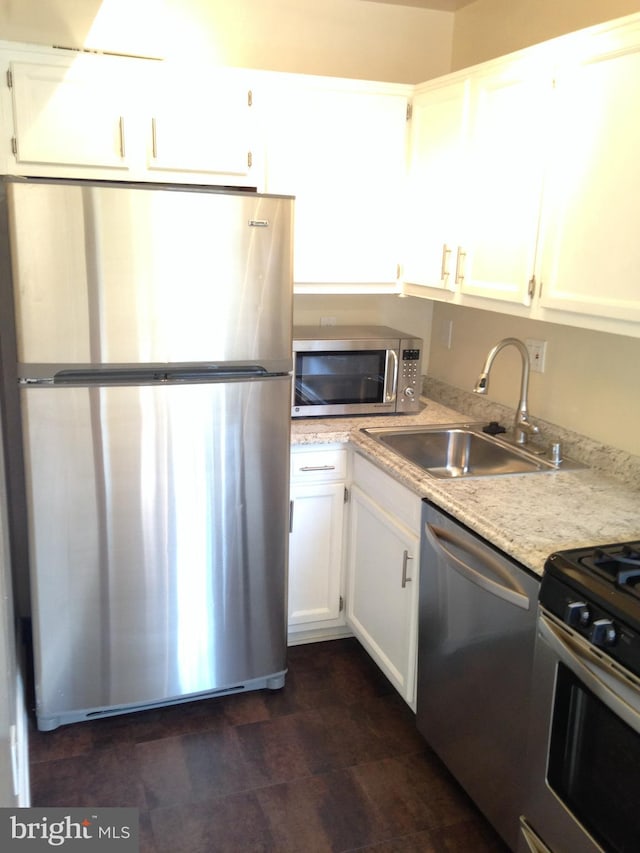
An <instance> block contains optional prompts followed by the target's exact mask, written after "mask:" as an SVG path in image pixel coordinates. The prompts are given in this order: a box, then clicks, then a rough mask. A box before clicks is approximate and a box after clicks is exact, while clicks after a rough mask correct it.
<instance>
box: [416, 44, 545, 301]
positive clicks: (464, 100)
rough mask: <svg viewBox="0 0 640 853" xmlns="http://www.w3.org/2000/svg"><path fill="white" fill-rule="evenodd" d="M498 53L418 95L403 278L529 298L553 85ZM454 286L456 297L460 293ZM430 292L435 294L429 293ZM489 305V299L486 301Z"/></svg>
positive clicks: (468, 292) (469, 293) (450, 293)
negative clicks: (498, 57) (497, 57)
mask: <svg viewBox="0 0 640 853" xmlns="http://www.w3.org/2000/svg"><path fill="white" fill-rule="evenodd" d="M545 83H546V78H544V79H541V78H540V76H539V74H538V73H536V72H534V71H532V70H531V69H530V67H529V64H528V63H527V62H525V61H523V60H521V61H519V62H510V61H504V60H501V61H495V62H492V63H487V64H486V65H484V66H482V67H481V68H480V69H476V70H475V71H474V72H472V73H469V72H466V73H465V74H455V75H451V76H450V77H448V78H447V79H446V80H444V81H440V82H439V83H435V84H431V85H429V86H426V87H421V88H420V89H419V90H418V94H417V95H416V97H415V98H414V101H413V115H412V121H411V159H410V168H409V193H408V197H409V204H408V211H407V228H406V232H407V235H408V245H407V253H406V260H405V266H404V281H405V282H406V283H407V285H409V288H407V291H408V292H413V293H415V292H416V290H415V288H412V287H411V285H419V286H422V287H428V288H435V289H439V290H441V291H443V294H442V295H441V296H440V297H438V295H437V294H432V295H434V296H435V297H436V298H448V299H451V300H452V301H457V302H467V303H468V304H473V303H472V302H470V301H469V300H468V299H465V297H476V296H478V297H483V298H485V299H492V300H500V301H503V302H511V303H519V304H521V305H525V304H528V302H529V298H530V295H529V290H530V281H531V279H532V277H533V275H534V263H535V250H536V241H537V232H538V219H539V212H540V203H541V197H542V169H543V163H544V159H543V144H542V143H543V134H542V127H543V124H542V115H543V110H544V105H545V102H546V99H547V98H548V95H549V92H550V89H551V84H550V78H549V81H548V83H547V85H545ZM454 294H455V296H454ZM425 295H428V294H427V293H425ZM487 307H488V306H487Z"/></svg>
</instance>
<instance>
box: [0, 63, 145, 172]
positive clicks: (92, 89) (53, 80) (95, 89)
mask: <svg viewBox="0 0 640 853" xmlns="http://www.w3.org/2000/svg"><path fill="white" fill-rule="evenodd" d="M112 60H114V58H113V57H104V56H92V55H84V54H79V55H73V56H71V57H69V58H68V59H66V58H60V59H59V60H58V61H57V62H56V63H55V64H53V63H51V64H44V63H40V62H37V63H36V62H11V63H10V65H9V71H10V77H9V80H10V84H11V89H12V101H13V104H12V106H13V119H14V142H13V148H14V154H15V159H16V163H17V164H21V165H27V166H28V165H32V164H33V165H36V166H37V165H39V164H43V165H48V164H56V165H63V166H75V167H78V166H79V167H86V166H92V167H107V168H110V169H127V168H128V165H129V160H128V154H129V152H128V150H127V141H128V140H127V131H128V121H129V118H130V116H129V109H130V108H129V99H128V95H127V81H126V79H125V76H124V68H123V66H122V65H121V64H120V63H119V62H118V61H117V60H114V61H112ZM29 173H30V174H33V171H29Z"/></svg>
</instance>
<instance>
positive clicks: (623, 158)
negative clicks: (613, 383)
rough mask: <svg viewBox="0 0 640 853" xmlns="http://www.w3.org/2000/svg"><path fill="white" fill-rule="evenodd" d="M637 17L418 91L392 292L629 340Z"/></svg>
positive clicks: (634, 331) (638, 305)
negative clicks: (399, 273) (399, 281)
mask: <svg viewBox="0 0 640 853" xmlns="http://www.w3.org/2000/svg"><path fill="white" fill-rule="evenodd" d="M639 97H640V14H636V15H631V16H628V17H627V18H622V19H620V20H618V21H613V22H611V23H609V24H605V25H601V26H598V27H593V28H590V29H588V30H583V31H580V32H577V33H572V34H569V35H567V36H562V37H560V38H557V39H554V40H552V41H550V42H545V43H544V44H541V45H536V46H534V47H532V48H527V49H526V50H523V51H519V52H518V53H515V54H511V55H510V56H507V57H503V58H501V59H499V60H492V61H491V62H487V63H483V64H481V65H478V66H475V67H474V68H470V69H466V70H465V71H464V72H457V73H456V74H451V75H448V76H447V77H445V78H440V79H439V80H437V81H432V82H431V83H429V84H424V85H422V86H420V87H418V88H417V90H416V97H415V100H414V109H413V119H412V128H411V159H410V171H409V188H410V189H409V194H408V198H409V203H408V205H407V220H408V221H407V226H406V231H407V234H408V245H407V247H406V252H405V257H406V261H405V268H404V277H403V278H404V283H403V290H404V292H406V293H410V294H414V295H422V296H428V297H430V298H433V299H440V300H447V301H451V302H454V303H455V304H460V305H468V306H471V307H476V308H485V309H489V310H493V311H499V312H502V313H507V314H514V315H517V316H521V317H531V318H534V319H539V320H546V321H550V322H555V323H561V324H564V325H574V326H580V327H583V328H589V329H595V330H600V331H605V332H617V333H619V334H628V335H633V336H636V337H638V336H640V288H639V287H638V285H637V270H638V269H639V268H640V248H639V244H638V241H637V239H636V237H637V233H636V232H637V222H638V221H639V220H640V195H639V194H638V193H637V191H636V187H637V186H638V184H639V183H640V158H639V157H638V151H639V150H640V124H639V123H638V122H637V121H636V120H635V113H634V109H633V105H634V104H635V103H637V101H638V99H639Z"/></svg>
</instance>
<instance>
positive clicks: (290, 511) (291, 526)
mask: <svg viewBox="0 0 640 853" xmlns="http://www.w3.org/2000/svg"><path fill="white" fill-rule="evenodd" d="M294 503H295V501H289V533H293V505H294Z"/></svg>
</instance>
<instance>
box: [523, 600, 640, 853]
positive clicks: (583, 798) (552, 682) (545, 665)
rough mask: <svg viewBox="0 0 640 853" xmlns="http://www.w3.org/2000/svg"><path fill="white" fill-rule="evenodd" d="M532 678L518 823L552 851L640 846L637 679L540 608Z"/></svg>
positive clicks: (627, 851)
mask: <svg viewBox="0 0 640 853" xmlns="http://www.w3.org/2000/svg"><path fill="white" fill-rule="evenodd" d="M533 685H534V697H535V698H534V703H533V708H532V712H533V715H532V725H531V737H530V750H531V759H532V767H533V771H532V772H533V777H532V789H531V795H530V797H529V801H528V804H527V809H526V814H525V816H524V826H525V828H526V827H528V828H529V829H531V830H533V832H534V833H535V834H536V835H537V836H538V838H539V839H540V840H541V841H542V842H544V844H546V845H547V846H548V847H549V848H550V849H551V850H553V851H554V853H590V851H606V853H631V851H637V850H640V821H639V820H638V808H639V804H640V773H639V772H638V768H640V682H639V681H638V679H636V678H634V677H633V676H632V675H630V674H629V673H627V672H626V671H624V670H622V668H620V667H619V666H617V665H616V664H615V663H614V662H613V661H612V660H611V659H610V658H609V657H608V656H607V655H604V654H602V653H601V652H599V651H598V649H597V648H595V647H593V646H592V645H590V644H589V643H588V642H587V641H586V640H584V639H583V638H582V637H580V636H579V635H578V634H576V633H575V632H573V631H571V630H570V629H569V628H567V627H566V626H565V625H564V624H562V623H561V622H560V621H559V620H557V619H555V618H554V617H553V616H552V615H550V614H549V613H547V612H546V611H545V610H544V609H543V608H540V611H539V618H538V635H537V639H536V660H535V668H534V682H533ZM524 835H526V831H525V833H524ZM524 835H523V837H524ZM526 844H528V845H529V846H523V845H522V844H521V845H520V847H519V850H530V849H532V848H531V846H530V842H529V841H528V840H527V842H526ZM533 849H535V848H533Z"/></svg>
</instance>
